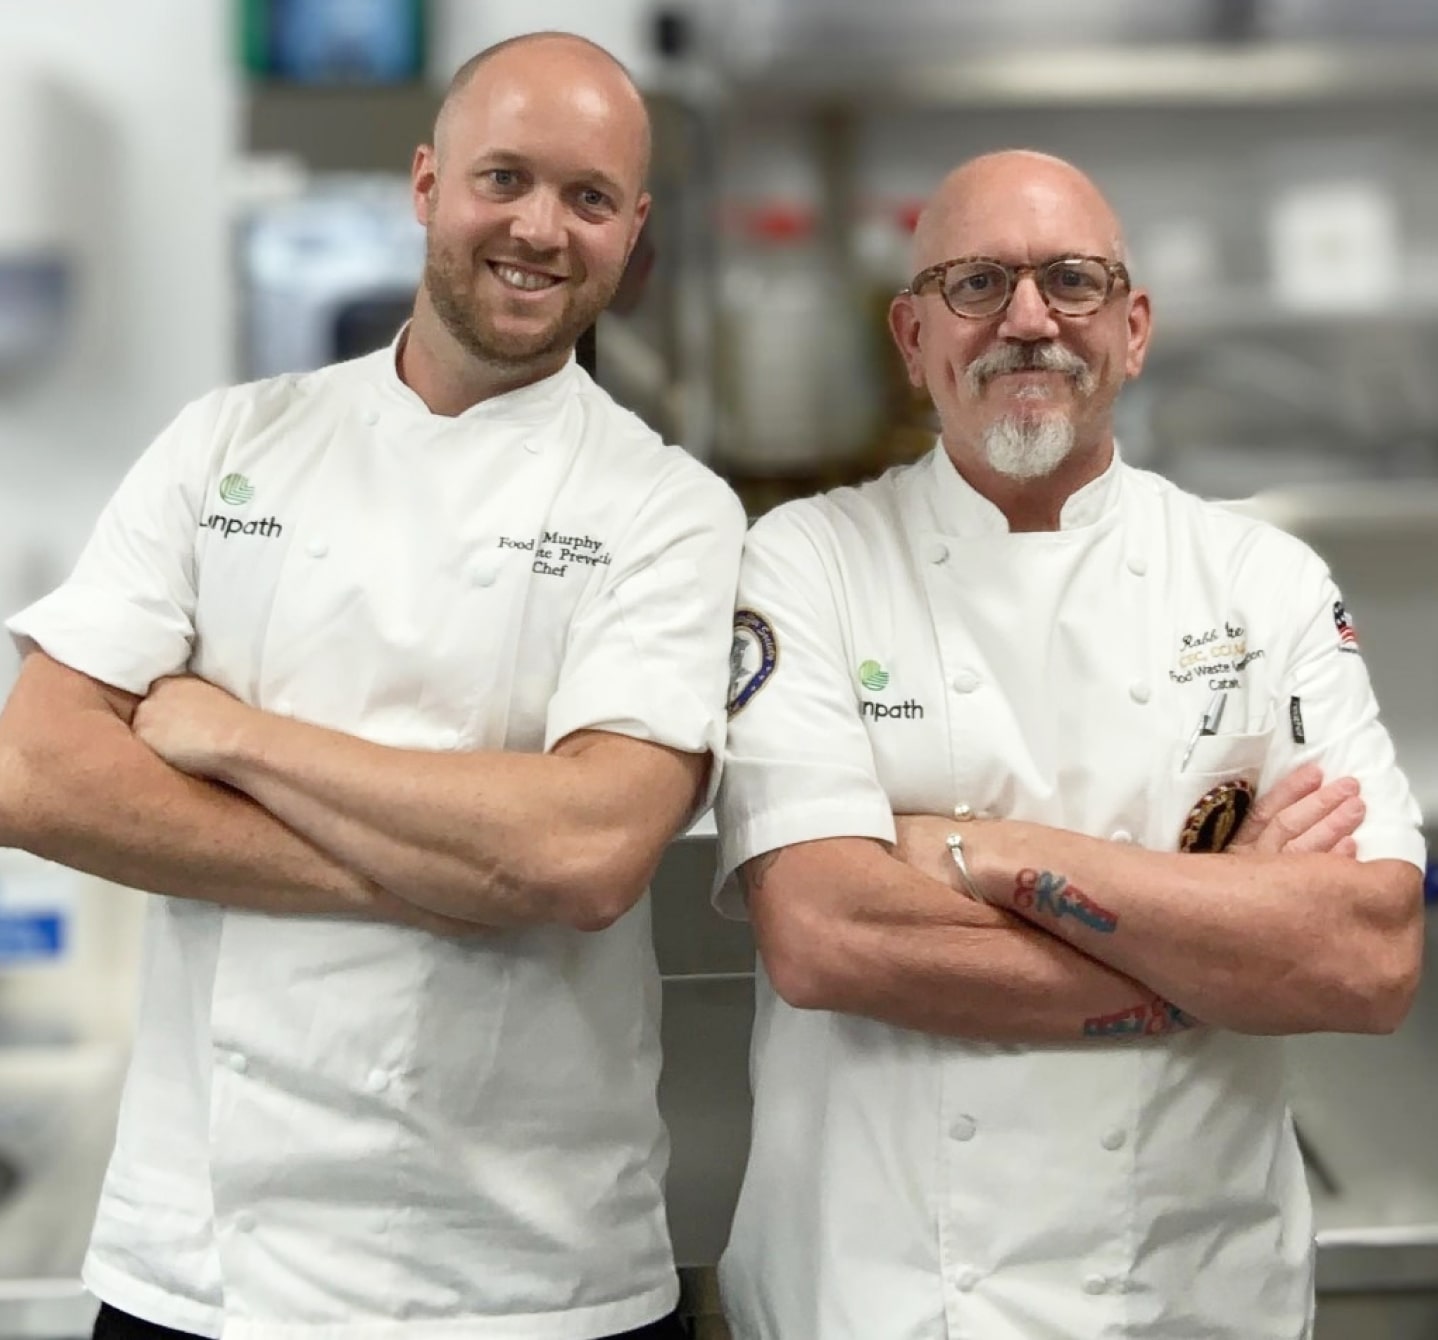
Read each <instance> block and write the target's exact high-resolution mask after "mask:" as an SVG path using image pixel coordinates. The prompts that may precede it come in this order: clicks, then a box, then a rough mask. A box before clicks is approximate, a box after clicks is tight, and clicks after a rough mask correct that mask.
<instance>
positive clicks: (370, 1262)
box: [9, 348, 744, 1340]
mask: <svg viewBox="0 0 1438 1340" xmlns="http://www.w3.org/2000/svg"><path fill="white" fill-rule="evenodd" d="M743 530H744V516H743V511H742V509H741V508H740V506H739V504H738V501H737V499H735V497H734V495H733V494H732V493H731V492H730V491H729V489H728V488H727V487H726V486H725V485H724V484H723V482H722V481H721V480H719V479H718V477H717V476H715V475H713V474H712V473H711V472H710V471H708V470H707V469H705V468H704V467H703V466H701V465H700V464H699V463H698V462H697V461H695V460H694V459H693V458H692V457H690V456H689V455H687V454H686V453H685V452H683V451H682V450H680V449H679V448H677V447H667V446H665V445H664V444H663V443H662V442H661V441H660V440H659V438H658V437H656V436H655V434H654V433H653V432H651V431H650V430H649V429H648V428H647V427H645V426H644V425H643V424H642V423H641V422H640V421H639V420H638V419H637V418H635V417H634V416H633V415H631V414H629V413H628V412H626V411H624V410H621V409H620V408H619V407H618V406H616V405H615V404H614V402H613V401H612V400H610V398H609V397H608V396H607V395H605V394H604V392H602V391H601V390H600V389H599V388H598V387H597V386H595V384H594V383H593V382H592V381H591V380H590V378H589V377H588V376H587V375H586V374H585V373H584V372H583V371H582V370H581V369H580V368H579V367H578V366H577V364H575V363H574V362H573V361H572V360H571V362H570V363H569V364H568V365H567V366H566V367H564V368H563V369H562V370H561V371H559V372H558V373H556V374H554V375H553V376H551V377H548V378H546V379H545V380H543V381H541V382H538V383H536V384H534V385H531V386H528V387H526V388H524V389H522V390H518V391H515V392H513V393H511V394H508V395H504V396H501V397H498V398H496V399H492V400H487V401H484V402H482V403H481V404H478V405H476V406H474V407H473V408H472V409H470V410H468V411H466V412H465V413H463V414H461V415H459V416H458V417H455V418H447V417H441V416H436V415H433V414H431V413H430V412H429V411H428V410H427V408H426V407H425V405H424V403H423V402H422V401H421V400H420V399H419V397H418V396H416V395H415V394H414V393H413V392H412V391H411V390H410V389H409V388H408V387H407V386H405V385H404V383H403V382H402V381H401V380H400V379H399V377H398V376H397V375H396V371H395V350H394V349H393V348H391V349H389V350H385V351H381V352H379V353H376V354H373V355H370V356H368V357H365V358H360V359H357V360H355V361H353V362H350V363H346V364H341V365H337V366H333V367H329V368H326V369H323V370H321V371H319V372H315V373H312V374H306V375H300V376H283V377H278V378H275V379H272V380H269V381H265V382H260V383H257V384H253V385H249V386H244V387H239V388H234V389H229V390H224V391H219V392H216V393H213V394H211V395H207V396H205V397H204V398H203V399H201V400H199V401H197V402H196V403H194V404H192V405H190V406H189V407H188V408H186V409H185V410H184V411H183V412H182V413H181V414H180V416H179V417H178V419H177V420H176V421H175V422H174V424H173V425H172V426H171V427H170V428H168V429H167V430H166V431H165V432H164V433H162V434H161V436H160V437H159V438H158V439H157V440H156V442H155V443H154V444H153V445H152V446H151V448H150V449H149V450H148V451H147V452H146V453H145V455H144V456H143V457H142V459H141V460H140V461H139V462H138V464H136V466H135V467H134V468H133V470H132V471H131V473H130V474H129V476H128V477H127V478H126V480H125V481H124V483H123V484H122V486H121V487H120V489H119V492H118V493H117V495H116V496H115V498H114V499H113V501H112V502H111V504H110V505H109V507H108V509H107V510H106V512H105V513H104V515H103V517H102V518H101V520H100V522H99V524H98V527H97V529H96V531H95V534H94V537H93V538H92V540H91V542H90V544H89V546H88V548H87V549H86V550H85V552H84V555H83V557H82V558H81V559H80V561H79V565H78V567H77V568H76V570H75V572H74V574H73V576H72V577H71V578H70V579H69V580H68V581H67V582H66V583H65V584H64V585H63V586H61V587H60V588H59V589H58V590H57V591H56V592H54V593H53V594H52V595H50V596H48V597H46V598H45V599H43V600H41V601H40V602H38V603H37V604H35V605H33V606H32V607H31V608H29V609H28V610H26V611H24V612H22V613H21V614H20V615H18V616H17V617H15V618H14V619H13V620H12V621H11V622H10V625H9V626H10V628H11V630H12V631H13V632H14V633H15V634H16V635H17V636H18V637H19V638H21V639H30V640H33V642H35V643H37V644H39V646H41V647H42V648H44V649H45V650H46V651H47V652H48V653H49V654H50V655H52V656H54V657H56V658H57V659H58V660H60V661H63V662H65V663H66V664H68V665H70V666H73V667H75V668H77V669H79V670H81V671H84V672H85V673H87V674H89V675H92V676H94V677H95V678H97V679H100V680H102V681H104V682H106V683H109V684H113V685H116V686H118V687H120V688H122V689H126V690H129V691H131V692H134V693H143V692H144V691H145V690H146V688H147V686H148V685H149V684H150V682H151V680H152V679H154V678H155V677H157V676H160V675H164V674H169V673H173V672H176V671H181V670H184V669H186V668H188V669H190V670H191V671H193V672H194V673H196V674H198V675H201V676H203V677H204V678H205V679H207V680H210V681H211V682H213V683H215V684H218V685H219V686H220V687H222V688H224V689H227V690H229V691H230V692H231V693H233V694H235V695H237V696H238V697H240V698H241V699H243V700H244V701H246V702H248V703H252V704H254V705H256V706H258V707H261V708H264V709H266V710H268V711H271V712H278V713H283V714H285V715H288V716H293V717H295V718H296V719H300V720H305V721H309V722H314V723H317V724H319V725H322V726H327V727H332V728H334V729H337V730H342V731H346V732H348V733H350V734H353V735H356V736H360V737H363V738H365V739H368V740H372V741H376V742H379V743H382V744H386V745H394V746H402V747H405V748H411V749H434V750H457V749H509V750H524V751H540V750H545V749H548V748H550V747H551V746H552V745H554V744H555V743H556V742H557V741H558V740H560V739H562V738H563V737H564V736H566V735H569V734H570V733H571V732H574V731H577V730H581V729H597V730H605V731H613V732H617V733H619V734H623V735H628V736H632V737H636V738H639V739H645V740H653V741H657V742H658V743H660V744H664V745H667V746H670V747H672V748H675V749H681V750H688V751H695V752H699V751H710V752H715V753H717V751H719V750H720V749H721V748H722V739H723V721H724V706H723V704H724V688H725V676H726V667H727V660H726V649H727V646H728V640H729V620H730V613H731V611H732V609H733V596H734V583H735V580H736V575H737V568H738V559H739V549H740V545H741V543H742V536H743ZM716 770H717V763H716ZM534 840H535V841H536V842H543V841H545V834H544V832H543V830H542V829H537V830H536V832H535V834H534ZM657 1015H658V978H657V972H656V967H655V962H654V954H653V948H652V944H651V939H650V924H649V907H648V902H647V899H645V900H643V901H642V902H641V903H640V904H639V905H638V906H636V907H635V908H634V909H633V910H632V911H631V912H630V913H629V914H628V915H626V916H624V917H623V918H621V919H620V920H619V921H618V922H617V923H616V924H614V925H613V926H611V927H610V928H608V929H607V930H604V931H602V932H599V933H597V934H583V933H580V932H578V931H573V930H569V929H565V928H563V927H557V926H554V927H544V928H539V929H530V930H522V931H514V932H509V933H504V934H498V935H494V936H488V937H483V938H477V939H472V940H463V941H456V940H450V939H442V938H437V937H435V936H432V935H430V934H428V933H426V932H423V931H419V930H411V929H407V928H402V927H397V926H392V925H383V924H377V923H369V922H364V921H359V920H353V921H351V920H347V919H341V918H333V917H326V918H289V919H281V918H275V917H270V916H265V915H259V914H256V913H250V912H244V911H234V910H227V909H225V908H223V907H220V906H217V905H212V904H207V903H203V902H194V901H185V900H181V899H171V898H163V897H157V898H155V899H154V900H153V901H152V903H151V906H150V908H149V913H148V923H147V927H146V941H145V954H144V987H143V1000H142V1002H141V1006H140V1015H139V1021H138V1030H137V1037H136V1042H135V1051H134V1057H133V1061H132V1064H131V1069H130V1074H129V1078H128V1082H127V1085H126V1089H125V1094H124V1099H123V1104H122V1109H121V1112H120V1119H119V1131H118V1135H117V1140H116V1147H115V1151H114V1155H113V1158H112V1160H111V1163H110V1167H109V1171H108V1174H107V1176H106V1179H105V1184H104V1191H103V1195H102V1197H101V1201H100V1206H99V1212H98V1218H97V1222H96V1225H95V1229H94V1235H93V1239H92V1242H91V1247H90V1252H89V1256H88V1259H87V1261H86V1264H85V1269H84V1279H85V1282H86V1284H87V1285H88V1286H89V1287H90V1289H91V1290H92V1291H93V1292H95V1293H96V1294H98V1295H99V1296H100V1297H101V1298H103V1299H105V1300H106V1301H108V1302H110V1303H111V1304H113V1305H114V1306H116V1307H119V1308H121V1309H123V1310H125V1311H127V1312H130V1313H133V1314H137V1315H139V1316H141V1317H144V1318H147V1319H150V1320H153V1321H157V1322H160V1323H162V1324H164V1325H166V1326H172V1327H176V1328H178V1329H180V1330H184V1331H192V1332H198V1333H201V1334H205V1335H220V1334H221V1333H223V1335H224V1337H225V1340H279V1338H281V1337H283V1340H307V1337H310V1336H323V1337H324V1338H325V1340H333V1337H338V1336H345V1337H350V1336H354V1337H366V1338H369V1337H375V1338H378V1337H388V1336H390V1335H398V1334H401V1333H402V1334H403V1335H404V1336H405V1337H407V1340H409V1338H412V1337H422V1338H424V1340H428V1338H429V1337H460V1336H463V1337H465V1340H471V1338H472V1337H475V1338H478V1337H484V1338H488V1337H504V1338H505V1340H508V1338H509V1337H526V1338H529V1337H533V1338H535V1340H581V1338H584V1337H593V1336H599V1335H609V1334H612V1333H615V1332H622V1331H626V1330H629V1329H631V1328H634V1327H638V1326H641V1325H644V1324H646V1323H648V1322H650V1321H652V1320H654V1319H656V1318H658V1317H660V1316H662V1315H664V1314H665V1313H667V1312H668V1311H669V1310H671V1309H672V1308H673V1306H674V1303H675V1301H676V1296H677V1286H676V1279H675V1273H674V1265H673V1260H672V1256H671V1251H670V1247H669V1241H668V1233H667V1229H666V1225H665V1218H664V1206H663V1201H662V1186H663V1179H664V1173H665V1168H666V1164H667V1158H668V1144H667V1138H666V1135H665V1132H664V1129H663V1124H662V1122H661V1120H660V1117H659V1113H658V1110H657V1107H656V1102H655V1084H656V1079H657V1075H658V1070H659V1046H658V1034H657Z"/></svg>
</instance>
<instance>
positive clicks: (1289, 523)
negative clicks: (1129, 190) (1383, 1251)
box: [1230, 480, 1438, 1215]
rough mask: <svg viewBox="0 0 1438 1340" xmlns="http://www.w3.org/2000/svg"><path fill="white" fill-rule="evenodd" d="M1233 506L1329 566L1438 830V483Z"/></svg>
mask: <svg viewBox="0 0 1438 1340" xmlns="http://www.w3.org/2000/svg"><path fill="white" fill-rule="evenodd" d="M1230 506H1232V507H1234V508H1235V509H1237V510H1239V511H1242V512H1245V513H1247V514H1248V515H1251V516H1259V517H1262V518H1264V519H1265V520H1267V521H1271V522H1272V523H1273V524H1274V525H1276V526H1279V527H1281V528H1282V529H1283V530H1286V531H1289V532H1290V533H1292V534H1294V535H1297V536H1298V537H1299V538H1300V539H1303V540H1306V541H1307V542H1308V543H1309V544H1310V545H1311V546H1312V547H1313V548H1314V550H1315V551H1316V552H1317V553H1318V555H1319V557H1321V558H1322V559H1323V560H1324V561H1325V562H1326V563H1327V564H1328V565H1329V567H1330V569H1331V570H1332V572H1333V576H1334V580H1335V581H1336V582H1337V583H1338V586H1339V589H1340V590H1341V591H1342V592H1343V600H1344V605H1345V607H1346V609H1347V611H1348V613H1349V614H1350V615H1351V616H1352V618H1353V621H1354V624H1355V627H1356V628H1357V631H1358V637H1359V645H1360V646H1361V648H1362V654H1363V657H1364V660H1365V661H1366V662H1367V664H1368V672H1369V674H1370V675H1371V676H1372V679H1373V689H1374V693H1375V694H1376V695H1377V698H1378V704H1379V707H1380V709H1381V710H1382V712H1383V719H1384V721H1385V723H1386V724H1387V727H1388V730H1389V733H1390V734H1391V735H1392V736H1393V743H1394V748H1395V749H1396V751H1397V754H1398V763H1399V765H1400V766H1401V767H1402V768H1403V770H1404V772H1406V773H1407V775H1408V779H1409V782H1410V783H1411V784H1412V787H1413V791H1414V794H1415V795H1416V796H1417V797H1418V803H1419V805H1420V806H1421V807H1422V810H1423V817H1424V822H1425V824H1426V825H1427V826H1428V827H1429V828H1430V829H1438V481H1433V480H1404V481H1401V482H1394V483H1384V482H1380V481H1373V480H1370V481H1366V482H1361V483H1358V482H1355V483H1340V484H1315V485H1311V486H1309V487H1304V488H1300V487H1293V488H1284V489H1273V490H1269V491H1267V492H1264V493H1260V494H1258V495H1257V496H1255V497H1253V498H1249V499H1246V500H1244V501H1241V502H1234V503H1231V504H1230ZM1429 1064H1430V1065H1431V1066H1432V1068H1433V1070H1434V1073H1435V1074H1438V1065H1435V1064H1433V1062H1432V1061H1431V1060H1430V1063H1429ZM1434 1194H1435V1199H1438V1186H1435V1187H1434ZM1435 1215H1438V1207H1435Z"/></svg>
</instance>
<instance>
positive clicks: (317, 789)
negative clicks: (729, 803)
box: [215, 713, 695, 929]
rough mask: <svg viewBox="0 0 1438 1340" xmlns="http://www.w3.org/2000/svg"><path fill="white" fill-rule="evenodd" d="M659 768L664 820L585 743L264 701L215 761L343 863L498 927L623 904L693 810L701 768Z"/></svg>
mask: <svg viewBox="0 0 1438 1340" xmlns="http://www.w3.org/2000/svg"><path fill="white" fill-rule="evenodd" d="M615 748H617V749H618V750H620V751H621V752H623V751H624V750H626V749H632V750H656V748H657V747H655V746H647V745H643V744H641V743H640V742H637V741H625V742H622V743H620V744H617V745H613V746H612V749H615ZM612 749H611V755H612ZM662 752H665V753H667V752H668V751H662ZM659 766H660V767H666V768H671V769H672V776H671V777H670V782H671V783H672V785H671V787H670V791H671V792H672V794H671V796H670V798H669V799H668V800H667V801H666V802H665V806H659V807H657V808H660V809H664V808H665V807H666V806H667V808H668V809H669V810H672V814H671V815H669V816H668V817H667V818H666V817H665V816H664V815H659V816H657V817H656V815H655V813H654V811H655V809H656V806H655V805H654V804H653V803H652V798H650V797H647V796H645V795H641V794H630V793H629V792H628V790H627V783H626V780H625V777H626V773H625V771H624V769H622V768H620V769H613V768H609V767H606V766H605V765H604V764H602V763H596V762H595V761H593V760H591V759H590V758H589V757H588V756H587V754H586V752H585V751H584V749H583V748H582V747H580V748H578V749H576V752H574V753H572V754H567V753H562V752H558V753H550V754H525V753H517V752H505V751H497V750H496V751H486V752H469V753H457V754H450V753H427V752H420V751H413V750H402V749H392V748H388V747H385V746H381V745H375V744H372V743H370V742H368V741H365V740H360V739H356V738H354V737H352V736H348V735H343V734H340V733H338V732H334V731H328V730H324V729H321V728H318V727H313V726H308V725H304V724H302V723H296V722H293V721H286V720H282V719H278V718H274V717H269V716H266V715H265V714H262V713H255V714H251V715H250V716H249V717H247V718H246V720H245V722H244V724H243V729H242V730H240V731H239V732H237V734H236V736H235V738H234V739H233V741H231V743H230V745H229V747H227V748H226V749H225V750H224V752H223V756H222V757H221V758H220V759H219V760H218V761H217V763H216V765H215V767H216V775H218V776H219V777H221V778H222V779H223V780H224V781H225V782H227V783H229V784H230V785H232V786H234V787H237V788H238V789H240V790H242V791H244V792H245V793H247V794H248V795H250V796H252V797H253V798H254V799H255V800H256V801H258V802H259V804H261V805H262V806H263V807H264V808H265V809H266V810H268V811H270V812H271V813H273V814H275V815H277V816H279V817H280V818H281V819H283V820H284V822H285V823H287V824H288V825H290V826H291V827H293V828H294V829H295V830H296V831H298V832H299V833H301V834H303V835H304V836H305V837H307V838H308V839H309V840H310V841H312V842H314V843H315V844H316V845H317V846H319V847H320V848H322V849H323V850H324V851H326V852H328V853H330V854H331V855H332V856H333V857H335V858H336V859H337V860H338V861H340V862H341V863H342V864H343V865H345V866H347V867H351V868H354V869H356V870H360V871H362V872H363V873H364V874H365V875H366V876H367V877H368V878H370V879H371V880H373V881H374V882H376V883H377V884H379V885H381V886H383V887H385V888H388V889H392V890H402V891H403V895H404V897H406V898H407V899H410V900H412V901H414V902H415V903H416V904H417V905H420V906H422V907H425V908H427V909H429V910H431V911H433V912H437V913H441V914H444V915H448V916H456V917H462V918H464V919H466V920H472V921H482V922H484V923H485V924H488V925H493V926H525V925H537V924H545V923H559V924H567V925H572V926H576V927H579V928H581V929H597V928H600V927H602V926H604V925H607V924H609V923H610V922H611V921H612V920H613V919H614V918H615V917H617V916H619V915H621V914H622V913H623V912H624V911H625V910H627V908H628V907H629V906H630V905H631V904H632V903H633V901H634V900H635V898H637V897H638V895H639V894H640V893H641V892H642V890H643V888H644V887H645V886H646V885H647V883H648V881H649V878H650V876H651V875H652V873H653V868H654V865H655V864H656V863H657V861H658V857H659V854H660V852H661V851H662V848H663V843H664V841H667V839H668V837H669V836H670V835H671V833H672V831H673V828H674V827H675V826H677V824H678V823H679V822H680V820H681V818H682V816H683V814H684V813H686V812H687V809H688V806H689V804H690V803H691V801H692V794H693V790H694V783H695V774H694V772H693V771H692V770H691V768H690V767H689V765H685V764H679V763H675V762H673V761H672V760H667V759H665V760H660V763H659ZM637 811H638V813H636V812H637ZM651 830H652V831H651Z"/></svg>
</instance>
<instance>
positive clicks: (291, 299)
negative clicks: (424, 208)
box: [239, 176, 424, 378]
mask: <svg viewBox="0 0 1438 1340" xmlns="http://www.w3.org/2000/svg"><path fill="white" fill-rule="evenodd" d="M239 249H240V271H241V283H242V298H243V306H244V310H245V339H244V351H243V362H244V369H243V375H244V376H245V377H247V378H259V377H268V376H271V375H273V374H275V373H280V372H295V371H302V370H305V369H310V368H317V367H321V366H323V365H324V364H326V363H332V362H335V361H337V360H340V359H346V358H354V357H357V356H358V355H360V354H366V353H370V352H372V351H373V350H375V349H378V348H380V347H381V346H382V345H384V344H386V343H388V342H389V341H390V340H391V339H393V338H394V335H395V333H396V332H397V331H398V330H399V328H400V326H401V325H402V324H403V322H404V321H405V319H406V318H407V317H408V316H409V313H410V309H411V307H412V306H413V304H414V294H415V289H416V287H417V286H418V284H419V281H420V277H421V275H422V274H423V272H424V230H423V229H422V228H421V227H420V225H419V224H418V223H417V222H416V221H415V217H414V209H413V204H412V202H411V200H410V194H409V183H408V180H407V179H405V178H400V177H384V176H376V177H367V176H366V177H347V176H336V177H334V178H329V179H319V180H318V181H317V183H316V185H315V187H314V188H313V190H312V191H311V193H310V194H307V195H303V196H301V197H299V198H297V199H293V200H282V201H276V202H274V203H272V204H269V205H265V206H261V207H259V208H257V209H256V210H255V211H254V212H253V213H252V214H251V215H250V216H249V217H248V219H247V220H246V221H245V222H244V223H243V224H242V227H241V236H240V244H239Z"/></svg>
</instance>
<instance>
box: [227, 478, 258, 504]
mask: <svg viewBox="0 0 1438 1340" xmlns="http://www.w3.org/2000/svg"><path fill="white" fill-rule="evenodd" d="M254 496H255V486H254V485H253V484H251V483H250V481H249V480H248V479H246V478H245V477H244V475H226V476H225V477H224V478H223V479H222V480H220V497H222V498H223V499H224V500H225V501H226V502H227V503H229V504H230V506H231V507H238V506H240V504H241V503H247V502H249V500H250V499H251V498H253V497H254Z"/></svg>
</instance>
